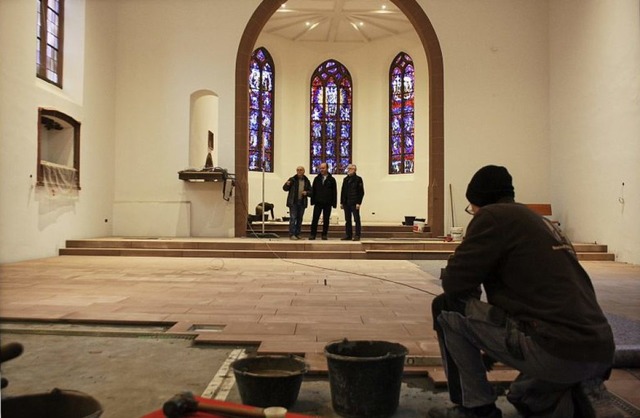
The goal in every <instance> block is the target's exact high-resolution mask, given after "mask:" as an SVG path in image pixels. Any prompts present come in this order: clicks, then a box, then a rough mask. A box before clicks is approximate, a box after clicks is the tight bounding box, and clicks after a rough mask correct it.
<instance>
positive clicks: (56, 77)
mask: <svg viewBox="0 0 640 418" xmlns="http://www.w3.org/2000/svg"><path fill="white" fill-rule="evenodd" d="M37 30H38V45H37V47H36V48H37V49H36V74H37V76H38V77H39V78H42V79H43V80H46V81H48V82H49V83H51V84H55V85H56V86H58V87H62V45H63V40H64V0H38V27H37Z"/></svg>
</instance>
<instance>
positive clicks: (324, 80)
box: [309, 59, 354, 174]
mask: <svg viewBox="0 0 640 418" xmlns="http://www.w3.org/2000/svg"><path fill="white" fill-rule="evenodd" d="M329 66H332V67H333V66H335V67H336V68H337V70H336V74H333V75H327V73H328V72H330V71H331V68H327V67H329ZM336 77H337V79H336ZM316 79H318V80H319V82H320V85H321V89H322V96H323V109H322V118H321V119H314V113H315V112H314V83H315V80H316ZM330 80H334V81H335V85H336V88H337V94H336V95H337V100H338V101H337V103H336V110H335V112H334V114H335V117H334V119H328V118H327V117H326V113H327V112H326V110H327V104H328V102H327V101H326V100H325V99H324V98H325V97H326V89H327V85H328V82H329V81H330ZM345 83H346V84H347V88H348V97H347V98H346V99H347V105H348V109H349V110H348V120H347V121H345V120H343V118H342V116H341V113H342V112H341V110H342V107H343V101H342V100H341V94H340V91H341V89H342V88H343V85H344V84H345ZM353 113H354V112H353V78H352V77H351V73H350V72H349V69H348V68H347V67H346V66H345V65H344V64H342V63H341V62H340V61H338V60H336V59H328V60H326V61H324V62H323V63H321V64H320V65H319V66H318V67H316V69H315V70H314V71H313V74H312V75H311V79H310V81H309V172H310V173H311V174H318V173H319V171H318V165H319V164H317V165H316V164H314V162H313V160H314V158H317V157H314V150H313V147H314V129H313V128H314V122H319V125H320V130H321V133H320V137H319V138H320V142H321V158H320V160H321V161H320V163H325V162H326V163H328V162H327V153H326V145H327V129H326V126H327V122H335V132H336V133H335V135H336V136H335V138H336V139H335V142H336V143H335V145H334V146H335V148H334V149H335V159H336V166H335V167H334V166H332V165H331V164H328V165H329V172H330V173H331V174H347V166H348V165H349V164H352V163H353ZM345 122H348V137H346V140H347V141H348V149H349V156H348V159H349V160H348V162H347V163H346V164H341V159H342V158H344V157H342V146H341V142H342V141H343V137H342V131H343V129H342V127H343V124H344V123H345ZM329 140H331V139H329ZM340 167H342V170H340Z"/></svg>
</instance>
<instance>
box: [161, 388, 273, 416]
mask: <svg viewBox="0 0 640 418" xmlns="http://www.w3.org/2000/svg"><path fill="white" fill-rule="evenodd" d="M196 411H200V412H207V413H212V414H214V413H218V414H225V415H232V416H239V417H256V418H265V414H264V409H262V408H255V407H252V408H246V407H243V408H241V407H238V406H228V405H209V404H202V403H199V402H198V401H197V400H196V398H194V397H193V394H192V393H191V392H182V393H179V394H177V395H175V396H174V397H172V398H171V399H169V400H168V401H166V402H165V403H164V405H163V406H162V412H163V413H164V415H165V416H166V417H167V418H180V417H182V416H183V415H185V414H188V413H190V412H196Z"/></svg>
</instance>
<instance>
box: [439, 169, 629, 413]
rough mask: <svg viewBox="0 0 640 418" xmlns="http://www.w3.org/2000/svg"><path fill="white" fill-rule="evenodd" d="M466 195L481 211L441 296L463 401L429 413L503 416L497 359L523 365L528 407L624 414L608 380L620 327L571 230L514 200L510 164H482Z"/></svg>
mask: <svg viewBox="0 0 640 418" xmlns="http://www.w3.org/2000/svg"><path fill="white" fill-rule="evenodd" d="M466 197H467V200H469V202H470V205H469V206H470V208H471V210H470V211H469V212H470V213H472V214H473V219H472V220H471V222H470V223H469V226H468V228H467V233H466V236H465V237H464V239H463V241H462V243H461V244H460V245H459V246H458V248H457V249H456V250H455V253H454V254H453V256H452V257H451V258H450V259H449V261H448V262H447V267H446V268H445V269H444V270H443V272H442V275H441V280H442V287H443V289H444V294H442V295H440V296H437V297H436V298H435V299H434V300H433V304H432V312H433V319H434V329H435V330H436V333H437V335H438V342H439V343H440V352H441V355H442V362H443V365H444V366H445V371H446V373H447V381H448V386H449V397H450V399H451V401H452V402H453V403H454V404H456V405H455V406H454V407H453V408H441V407H436V408H432V409H431V410H430V411H429V417H431V418H474V417H491V418H500V417H502V412H501V411H500V409H498V408H497V407H496V405H495V400H496V394H495V392H494V390H493V387H492V386H491V384H490V383H489V381H488V380H487V370H490V364H491V361H487V359H493V360H497V361H500V362H502V363H503V364H506V365H508V366H510V367H512V368H514V369H516V370H518V371H520V375H519V376H518V377H517V378H516V380H515V381H514V382H513V383H512V384H511V387H510V390H509V393H508V394H507V399H508V400H509V401H510V402H511V403H512V404H513V405H514V406H515V407H516V409H517V410H518V411H519V412H520V413H521V414H522V415H523V416H525V417H546V418H569V417H585V418H587V417H589V418H591V417H605V416H606V417H619V416H620V414H618V413H616V411H615V409H614V408H613V407H612V406H611V405H610V404H609V402H608V401H607V400H608V399H609V398H608V397H607V396H606V393H605V391H606V389H605V387H604V384H603V381H604V380H605V379H606V378H607V377H608V374H609V372H610V369H611V365H612V363H613V355H614V349H615V346H614V342H613V334H612V331H611V327H610V326H609V323H608V321H607V318H606V317H605V315H604V313H603V312H602V309H601V308H600V306H599V305H598V301H597V300H596V294H595V291H594V288H593V285H592V283H591V280H590V278H589V276H588V274H587V272H586V271H585V270H584V269H583V268H582V266H581V265H580V263H579V262H578V259H577V257H576V254H575V251H574V249H573V246H572V245H571V243H570V242H569V240H568V239H567V238H566V237H565V236H564V234H563V233H562V232H561V231H560V230H559V228H558V227H557V226H555V225H554V224H553V223H551V222H550V221H549V220H547V219H546V218H544V217H542V216H540V215H538V214H536V213H534V212H533V211H531V210H530V209H529V208H527V207H526V206H525V205H522V204H519V203H516V202H515V201H514V197H515V193H514V189H513V185H512V180H511V175H510V174H509V172H508V171H507V169H506V168H504V167H498V166H493V165H491V166H486V167H483V168H481V169H480V170H479V171H478V172H477V173H476V174H475V175H474V176H473V178H472V179H471V182H470V183H469V186H468V188H467V193H466ZM481 286H482V287H484V290H485V292H486V297H487V302H488V303H485V302H483V301H481V300H480V294H481ZM483 358H484V361H483Z"/></svg>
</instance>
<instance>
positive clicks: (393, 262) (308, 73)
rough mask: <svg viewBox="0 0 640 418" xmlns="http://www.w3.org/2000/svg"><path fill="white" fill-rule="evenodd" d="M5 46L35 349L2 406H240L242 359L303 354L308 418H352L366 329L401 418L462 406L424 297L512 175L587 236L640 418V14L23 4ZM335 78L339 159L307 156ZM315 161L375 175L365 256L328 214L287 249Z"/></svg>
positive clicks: (11, 328) (3, 318)
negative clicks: (396, 373)
mask: <svg viewBox="0 0 640 418" xmlns="http://www.w3.org/2000/svg"><path fill="white" fill-rule="evenodd" d="M43 19H44V20H43ZM47 19H48V20H47ZM42 22H46V24H45V25H48V26H46V27H45V29H44V30H43V29H42V28H43V23H42ZM36 23H38V24H37V25H36ZM51 25H54V26H55V29H51V28H52V27H53V26H51ZM47 31H49V32H47ZM51 31H54V32H55V31H57V32H56V33H55V36H54V38H55V42H54V43H52V44H51V43H47V41H46V40H47V39H50V38H51V35H50V32H51ZM45 32H46V33H49V35H42V36H41V34H42V33H45ZM58 41H59V43H58ZM43 42H44V43H43ZM0 46H1V47H2V51H3V59H2V60H0V74H1V75H2V76H1V77H0V93H1V94H0V141H1V144H2V152H1V153H0V173H1V179H0V195H1V196H2V198H1V199H0V234H1V237H2V239H1V240H0V340H1V342H2V344H3V345H4V344H5V343H10V342H22V344H23V345H24V352H23V353H22V354H21V356H19V357H17V358H15V359H12V360H11V361H7V362H6V363H5V362H3V364H2V368H1V374H2V377H3V379H4V378H7V379H8V382H9V384H8V385H7V386H6V387H3V389H2V397H3V400H4V399H5V397H12V396H16V395H22V394H27V393H42V392H47V391H50V390H51V389H53V388H55V387H60V388H65V389H66V388H68V389H75V390H80V391H83V392H86V393H88V394H90V395H92V396H94V397H95V398H96V399H97V400H98V401H99V402H100V403H101V404H102V407H103V408H104V413H103V415H102V416H103V417H106V418H119V417H130V416H136V417H142V416H145V414H149V413H151V412H152V411H154V410H156V409H158V408H160V407H161V406H162V404H163V402H164V401H165V400H167V399H168V398H170V397H171V396H172V395H174V394H176V393H179V392H180V391H182V390H189V391H191V392H193V393H194V394H195V395H197V396H199V397H202V398H207V399H214V400H220V401H230V402H237V403H239V402H240V400H241V399H240V395H239V392H238V387H237V384H234V383H233V380H232V379H231V382H230V381H229V375H232V374H230V373H229V370H228V369H229V362H230V361H231V360H232V359H238V358H240V357H242V356H246V355H249V356H251V355H253V354H261V355H296V356H300V357H302V358H304V360H305V361H306V362H307V364H308V367H309V370H308V372H307V374H306V375H305V379H304V382H303V385H302V390H301V392H300V395H299V400H298V402H297V403H296V404H295V405H294V406H293V407H292V409H291V411H293V412H294V413H297V414H305V416H306V415H317V416H327V417H332V416H338V415H336V412H335V411H334V408H332V405H331V397H330V394H329V383H328V380H327V360H326V358H325V357H326V356H325V354H324V349H325V347H326V346H327V344H328V343H330V342H331V341H337V340H342V339H344V338H348V339H349V340H385V341H390V342H394V343H400V344H402V345H404V346H405V347H407V349H408V356H409V357H408V358H409V359H410V360H411V362H408V363H405V367H404V375H403V382H402V390H401V394H400V405H399V407H398V410H397V412H396V413H395V415H394V416H396V417H407V418H408V417H418V416H425V414H426V411H427V410H428V409H429V406H430V405H432V404H446V402H447V396H446V378H445V377H444V371H443V369H442V364H441V363H440V362H439V360H440V357H439V347H438V343H437V338H436V337H435V332H434V331H433V330H432V327H431V324H432V318H431V312H430V309H429V307H430V303H431V300H432V299H433V297H434V296H436V295H438V294H439V293H441V292H442V288H441V285H440V281H439V279H438V277H439V274H440V269H441V268H443V267H444V266H445V265H446V260H447V258H448V257H449V256H450V254H452V252H453V251H454V250H455V248H456V246H457V245H458V243H459V242H458V240H457V239H454V240H452V238H451V233H452V232H453V231H454V230H456V228H462V231H464V230H465V228H466V226H467V225H468V223H469V221H470V220H471V216H469V215H468V214H467V213H465V208H466V207H467V204H468V202H467V199H466V197H465V189H466V187H467V184H468V182H469V179H470V178H471V176H472V175H473V173H474V172H475V171H476V170H477V169H478V168H480V167H482V166H485V165H487V164H496V165H501V166H505V167H507V168H508V169H509V172H510V173H511V174H512V175H513V182H514V187H515V193H516V196H515V198H516V201H518V202H521V203H525V204H529V205H532V207H536V208H538V209H540V208H544V209H545V210H548V211H549V212H545V213H543V215H545V216H547V217H549V218H550V219H552V220H553V221H554V222H556V223H558V224H559V225H560V227H561V228H562V230H563V232H564V233H565V234H566V235H567V236H568V237H569V238H570V239H571V240H572V242H573V243H574V245H575V247H576V250H577V251H578V257H579V259H580V262H581V263H582V265H583V267H584V268H585V270H586V271H587V272H588V273H589V275H590V276H591V278H592V280H593V283H594V288H595V289H596V294H597V297H598V301H599V303H600V304H601V306H602V307H603V310H604V311H605V314H606V315H607V318H608V319H609V321H610V322H611V324H612V327H613V329H614V337H615V339H616V345H617V346H618V348H619V350H618V352H617V353H619V355H620V357H619V358H618V366H617V367H615V368H614V371H613V374H612V376H611V379H610V380H609V381H608V382H607V387H608V388H609V390H610V392H611V393H612V395H613V396H614V398H615V401H616V402H617V403H616V405H617V407H618V409H619V410H620V411H621V412H622V414H623V415H624V416H629V417H635V416H640V397H638V393H640V391H639V390H638V389H640V373H639V372H638V370H639V369H638V364H639V363H640V361H638V357H640V355H639V353H640V351H639V350H640V307H639V306H638V303H637V300H638V299H639V297H640V239H638V231H640V217H639V216H638V215H637V214H638V213H640V187H638V184H640V165H639V164H638V161H640V1H638V0H620V1H616V2H607V1H601V0H566V1H562V2H554V1H552V0H544V1H530V0H495V1H491V2H486V1H485V2H478V1H473V0H453V1H446V2H444V1H439V0H288V1H284V0H242V1H233V2H231V1H228V0H189V1H181V0H156V1H154V2H151V1H149V0H126V1H119V0H39V1H38V2H37V4H36V2H25V1H22V0H3V1H2V2H0ZM258 50H261V51H266V53H267V54H268V56H269V64H270V65H271V67H270V68H271V70H272V73H271V76H272V78H271V79H270V83H271V85H270V88H272V90H271V91H270V94H271V96H270V98H271V101H270V102H269V103H267V104H265V102H261V103H260V111H261V112H262V113H263V114H265V113H268V112H270V113H269V115H270V119H269V121H268V123H267V122H265V121H264V119H261V120H260V122H259V123H258V125H259V129H260V131H259V133H255V132H254V131H253V130H252V126H253V125H252V123H254V122H255V121H254V120H253V119H252V117H253V116H254V115H255V112H254V111H255V110H256V108H255V106H254V103H253V102H252V97H253V96H252V95H251V93H250V88H251V86H252V79H251V77H252V75H253V73H252V72H251V71H252V67H251V65H250V63H252V62H253V60H254V59H255V57H256V51H258ZM51 51H53V52H51ZM52 54H54V55H52ZM399 57H403V59H404V61H403V62H405V63H406V62H410V65H411V68H412V69H413V70H412V71H413V72H412V73H411V77H412V78H411V82H410V87H411V104H410V106H411V114H410V116H411V117H410V123H411V129H410V130H409V129H406V130H403V131H402V132H400V133H398V135H400V134H401V135H405V134H406V133H408V135H410V137H408V138H409V139H406V138H405V137H404V136H402V138H403V139H402V140H401V141H400V142H398V141H396V140H395V139H394V135H395V134H396V131H394V129H395V128H394V126H393V122H394V121H395V120H397V119H394V113H393V104H392V103H390V102H392V101H393V99H392V97H393V91H394V84H393V77H392V73H393V69H394V68H396V67H394V63H396V62H398V61H397V60H398V58H399ZM327 63H330V64H332V63H336V64H337V65H338V67H340V68H344V71H343V73H342V74H343V75H347V77H346V79H348V81H349V84H348V91H347V93H345V94H347V95H348V99H345V102H340V103H348V104H349V108H348V111H349V112H351V113H349V115H348V117H345V119H344V120H347V121H348V123H347V122H345V121H344V120H342V119H341V120H340V121H339V123H338V124H339V129H338V130H337V132H338V133H337V135H341V138H342V139H346V140H347V141H346V142H345V141H343V142H336V144H337V145H336V148H330V145H329V141H328V140H324V139H323V141H324V142H317V143H316V142H314V141H315V139H314V138H315V137H314V135H316V131H315V129H316V128H315V125H314V123H315V122H314V121H315V119H314V117H315V116H314V109H315V108H314V104H318V103H320V104H323V105H324V104H326V103H329V102H330V99H327V101H326V103H325V102H322V100H320V99H318V98H317V97H318V96H314V91H315V90H314V86H315V84H314V80H320V79H321V78H322V77H323V75H322V74H323V73H322V71H323V69H326V68H327V67H326V65H327ZM49 65H54V67H53V69H52V68H49ZM341 71H342V70H341ZM317 74H320V78H315V77H316V75H317ZM405 80H406V79H405ZM403 86H404V87H407V86H406V85H403ZM328 94H329V93H327V96H326V97H329V95H328ZM341 94H342V90H341V91H340V95H338V96H339V97H340V99H339V100H342V96H341ZM345 97H346V96H345ZM481 99H482V100H481ZM318 100H319V101H318ZM403 103H404V102H403ZM267 107H268V109H267ZM267 110H268V112H266V111H267ZM339 113H340V112H339ZM341 115H342V116H344V114H342V113H341ZM404 121H405V120H404V119H403V122H404ZM329 124H330V123H329ZM267 127H268V128H269V130H268V134H266V133H265V132H267V129H266V128H267ZM263 128H264V129H265V130H262V129H263ZM323 129H324V128H323ZM327 129H329V128H327ZM327 132H328V131H327ZM394 141H395V142H394ZM341 144H342V147H341ZM397 149H401V152H400V151H399V152H396V151H397ZM319 150H320V151H319ZM327 150H332V151H327ZM318 152H321V154H322V157H321V158H322V159H323V160H324V159H326V160H327V161H331V164H330V165H331V170H332V174H333V175H334V176H335V178H336V180H337V183H338V187H339V186H340V184H341V183H342V182H343V181H344V178H345V175H344V168H345V167H346V164H347V163H352V164H356V165H357V173H358V175H360V176H361V177H362V178H363V180H364V185H365V190H366V193H365V197H364V201H363V204H362V207H361V216H362V223H363V234H362V240H361V241H360V242H341V241H340V239H339V238H340V237H341V236H342V235H343V230H344V213H343V212H342V211H341V210H340V208H339V206H338V208H336V209H334V210H333V212H332V218H331V225H330V232H329V239H328V240H327V241H314V242H313V243H311V242H309V241H308V240H307V238H308V236H309V224H310V222H311V213H312V210H310V208H309V209H307V211H306V212H305V215H304V225H303V233H302V237H301V238H302V240H301V241H290V240H289V239H288V238H289V235H288V233H287V221H286V219H287V217H288V216H289V212H288V208H287V206H286V199H287V194H286V193H285V192H284V191H283V190H282V186H283V183H285V182H286V181H287V179H288V178H289V177H291V176H292V175H294V174H295V170H296V167H298V166H303V167H305V168H306V173H307V176H309V178H311V179H312V178H313V176H315V175H316V173H317V171H316V170H317V163H318V161H320V160H319V159H318V158H320V157H317V156H316V153H318ZM333 152H335V153H336V154H337V157H335V155H334V154H332V153H333ZM334 157H335V159H334ZM334 161H335V163H334ZM398 161H400V162H398ZM343 162H344V163H343ZM265 202H271V205H272V206H271V207H269V216H268V217H267V220H266V221H264V220H263V219H264V218H263V219H261V220H260V221H258V220H256V219H253V222H251V218H250V216H252V215H254V214H255V210H256V207H257V206H259V205H262V204H263V203H265ZM257 218H260V217H259V216H257ZM412 218H416V219H418V220H421V219H424V229H419V230H417V229H416V226H417V225H418V224H417V223H416V224H415V225H412V224H411V221H409V219H412ZM420 228H422V224H420ZM629 358H631V360H629ZM225 370H226V371H225ZM514 377H515V374H514V371H513V370H510V369H508V368H497V369H496V370H494V371H493V372H491V373H490V378H491V379H492V380H493V381H495V383H496V386H497V387H505V386H504V385H505V384H506V383H508V382H509V381H511V380H513V379H514ZM500 398H501V399H502V400H501V401H500V405H499V406H500V407H501V408H502V409H503V412H504V416H505V417H509V418H511V417H513V418H515V417H518V416H520V415H518V412H516V411H515V409H513V407H511V406H510V405H509V404H508V403H507V402H506V401H505V400H504V399H503V398H504V397H500ZM1 407H2V406H1V405H0V408H1ZM205 416H206V415H205Z"/></svg>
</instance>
